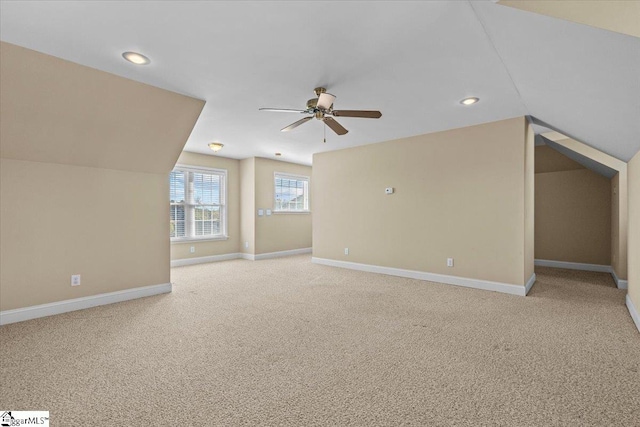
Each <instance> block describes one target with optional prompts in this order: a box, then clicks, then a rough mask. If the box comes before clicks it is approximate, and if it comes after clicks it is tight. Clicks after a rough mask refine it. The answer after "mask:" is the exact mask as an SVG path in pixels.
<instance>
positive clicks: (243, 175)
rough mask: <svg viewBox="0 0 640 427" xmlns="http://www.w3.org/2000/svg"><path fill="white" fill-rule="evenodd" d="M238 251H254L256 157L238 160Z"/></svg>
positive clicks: (252, 252)
mask: <svg viewBox="0 0 640 427" xmlns="http://www.w3.org/2000/svg"><path fill="white" fill-rule="evenodd" d="M240 199H241V202H240V209H241V211H240V251H241V252H243V253H247V254H255V253H256V159H255V157H251V158H249V159H244V160H241V161H240Z"/></svg>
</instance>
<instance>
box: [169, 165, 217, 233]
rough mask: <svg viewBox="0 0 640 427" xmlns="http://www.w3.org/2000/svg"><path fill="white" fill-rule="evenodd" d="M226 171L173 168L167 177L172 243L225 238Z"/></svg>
mask: <svg viewBox="0 0 640 427" xmlns="http://www.w3.org/2000/svg"><path fill="white" fill-rule="evenodd" d="M226 182H227V171H226V170H220V169H201V168H192V167H186V166H176V168H175V169H174V170H173V171H172V172H171V173H170V174H169V203H170V209H171V211H170V228H169V236H170V237H171V240H173V241H176V240H194V239H216V238H226V234H227V229H226V216H227V215H226V213H227V209H226V204H225V198H226Z"/></svg>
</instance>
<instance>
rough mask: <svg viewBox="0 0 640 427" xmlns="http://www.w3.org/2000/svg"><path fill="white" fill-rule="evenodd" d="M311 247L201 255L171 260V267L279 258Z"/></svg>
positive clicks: (298, 253)
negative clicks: (258, 252) (278, 250)
mask: <svg viewBox="0 0 640 427" xmlns="http://www.w3.org/2000/svg"><path fill="white" fill-rule="evenodd" d="M310 253H311V248H302V249H291V250H288V251H280V252H269V253H266V254H255V255H254V254H246V253H232V254H223V255H211V256H203V257H199V258H184V259H175V260H173V261H171V267H182V266H184V265H195V264H204V263H207V262H216V261H227V260H230V259H246V260H249V261H258V260H261V259H271V258H280V257H285V256H291V255H300V254H310Z"/></svg>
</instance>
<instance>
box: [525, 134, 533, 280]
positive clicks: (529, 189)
mask: <svg viewBox="0 0 640 427" xmlns="http://www.w3.org/2000/svg"><path fill="white" fill-rule="evenodd" d="M535 137H536V136H535V132H534V131H533V127H531V124H530V123H529V122H527V123H526V128H525V166H524V208H525V209H524V232H525V233H524V282H525V283H527V281H528V280H529V278H530V277H531V276H532V275H533V274H534V272H535V166H536V162H535V146H536V141H535Z"/></svg>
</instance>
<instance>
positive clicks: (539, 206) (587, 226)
mask: <svg viewBox="0 0 640 427" xmlns="http://www.w3.org/2000/svg"><path fill="white" fill-rule="evenodd" d="M535 212H536V216H535V218H536V226H535V227H536V234H535V236H536V248H535V254H536V258H537V259H545V260H553V261H566V262H578V263H586V264H600V265H611V184H610V181H609V179H607V178H605V177H603V176H601V175H598V174H596V173H595V172H592V171H590V170H588V169H579V170H568V171H559V172H547V173H538V174H536V202H535Z"/></svg>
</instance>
